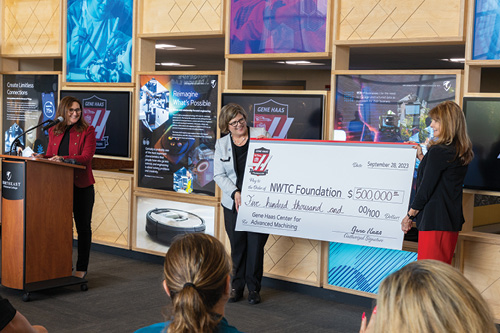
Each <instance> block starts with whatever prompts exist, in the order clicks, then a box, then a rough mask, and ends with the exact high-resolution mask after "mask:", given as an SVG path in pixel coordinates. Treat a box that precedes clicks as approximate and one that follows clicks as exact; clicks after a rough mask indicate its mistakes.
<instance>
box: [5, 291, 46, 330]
mask: <svg viewBox="0 0 500 333" xmlns="http://www.w3.org/2000/svg"><path fill="white" fill-rule="evenodd" d="M0 332H2V333H30V332H33V333H46V332H47V329H45V327H43V326H39V325H33V326H32V325H31V324H30V322H29V321H28V319H26V317H25V316H23V315H22V314H21V313H20V312H19V311H17V310H16V309H15V308H14V307H13V306H12V305H11V304H10V302H9V301H8V300H7V299H5V298H2V296H0Z"/></svg>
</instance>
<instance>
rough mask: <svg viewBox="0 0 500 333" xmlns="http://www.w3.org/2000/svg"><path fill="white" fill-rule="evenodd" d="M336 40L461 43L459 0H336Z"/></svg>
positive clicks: (461, 29)
mask: <svg viewBox="0 0 500 333" xmlns="http://www.w3.org/2000/svg"><path fill="white" fill-rule="evenodd" d="M338 3H339V10H338V12H339V18H338V24H337V36H335V37H336V40H337V41H342V42H344V43H345V42H347V43H351V44H355V43H356V42H357V41H367V40H370V41H374V40H379V41H383V42H384V43H387V42H388V41H389V42H390V41H393V42H396V43H397V42H402V41H403V42H408V41H411V40H412V39H413V40H414V39H417V38H418V39H422V38H428V39H430V40H429V42H430V41H431V40H432V41H437V40H439V39H441V40H455V41H457V42H460V41H462V42H463V21H464V13H465V10H464V3H465V1H463V0H462V1H460V0H440V1H433V0H420V1H412V0H396V1H395V0H390V1H379V0H357V1H352V0H339V1H338Z"/></svg>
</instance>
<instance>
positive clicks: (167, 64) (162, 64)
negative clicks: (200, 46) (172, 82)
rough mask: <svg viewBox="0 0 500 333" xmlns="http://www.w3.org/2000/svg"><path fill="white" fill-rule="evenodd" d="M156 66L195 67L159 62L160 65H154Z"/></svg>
mask: <svg viewBox="0 0 500 333" xmlns="http://www.w3.org/2000/svg"><path fill="white" fill-rule="evenodd" d="M156 66H165V67H195V65H184V64H179V63H177V62H161V63H158V62H157V63H156Z"/></svg>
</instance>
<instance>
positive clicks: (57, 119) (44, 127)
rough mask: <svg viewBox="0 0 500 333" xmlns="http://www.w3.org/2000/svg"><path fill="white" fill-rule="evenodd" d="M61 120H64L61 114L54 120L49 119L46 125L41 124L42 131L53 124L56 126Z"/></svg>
mask: <svg viewBox="0 0 500 333" xmlns="http://www.w3.org/2000/svg"><path fill="white" fill-rule="evenodd" d="M63 120H64V118H63V117H61V116H59V117H57V118H56V119H54V120H51V121H50V122H49V123H48V124H47V125H45V126H43V128H42V131H43V132H45V131H46V130H48V129H49V128H51V127H53V126H56V125H57V124H59V123H60V122H61V121H63Z"/></svg>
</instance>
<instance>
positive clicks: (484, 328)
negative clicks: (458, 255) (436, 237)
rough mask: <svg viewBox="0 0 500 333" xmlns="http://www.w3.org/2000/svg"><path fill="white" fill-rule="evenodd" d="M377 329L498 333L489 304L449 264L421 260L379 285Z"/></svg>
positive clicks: (385, 331)
mask: <svg viewBox="0 0 500 333" xmlns="http://www.w3.org/2000/svg"><path fill="white" fill-rule="evenodd" d="M373 328H374V332H383V333H396V332H412V333H429V332H434V333H447V332H462V333H468V332H483V333H488V332H491V333H496V332H497V330H496V328H495V324H494V321H493V317H492V315H491V312H490V309H489V308H488V305H487V304H486V302H485V301H484V299H483V298H482V297H481V295H480V294H479V292H478V291H477V290H476V289H475V288H474V287H473V286H472V284H471V283H470V282H469V281H468V280H467V279H466V278H465V277H464V276H463V275H462V273H460V272H459V271H458V270H456V269H454V268H453V267H451V266H450V265H448V264H445V263H443V262H440V261H436V260H419V261H415V262H413V263H410V264H408V265H406V266H405V267H403V268H402V269H400V270H399V271H397V272H394V273H392V274H391V275H389V276H388V277H387V278H386V279H384V281H382V283H381V284H380V287H379V292H378V297H377V314H376V319H375V323H374V325H373Z"/></svg>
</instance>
